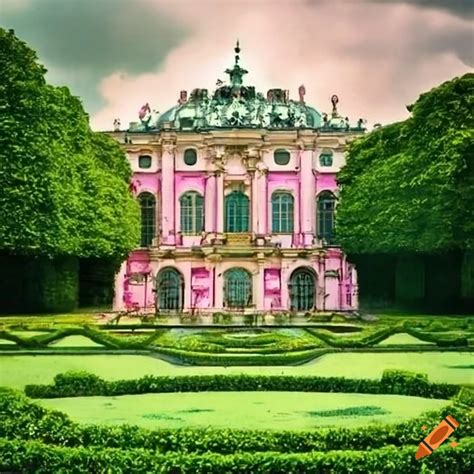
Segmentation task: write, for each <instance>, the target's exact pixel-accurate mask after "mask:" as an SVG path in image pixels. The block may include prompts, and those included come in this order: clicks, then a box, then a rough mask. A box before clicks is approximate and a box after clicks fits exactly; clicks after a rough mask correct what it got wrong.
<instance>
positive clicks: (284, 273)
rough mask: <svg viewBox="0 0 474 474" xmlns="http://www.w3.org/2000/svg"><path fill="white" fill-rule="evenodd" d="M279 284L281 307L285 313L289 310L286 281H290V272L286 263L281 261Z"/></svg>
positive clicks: (288, 294)
mask: <svg viewBox="0 0 474 474" xmlns="http://www.w3.org/2000/svg"><path fill="white" fill-rule="evenodd" d="M280 275H281V282H280V290H281V307H282V309H285V310H287V311H289V310H290V306H291V305H290V293H289V291H288V280H289V279H290V271H289V269H288V263H287V262H285V261H283V262H282V263H281V270H280Z"/></svg>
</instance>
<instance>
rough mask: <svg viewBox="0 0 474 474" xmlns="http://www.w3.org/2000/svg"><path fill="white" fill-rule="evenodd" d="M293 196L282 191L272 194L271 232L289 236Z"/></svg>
mask: <svg viewBox="0 0 474 474" xmlns="http://www.w3.org/2000/svg"><path fill="white" fill-rule="evenodd" d="M293 208H294V199H293V196H292V195H291V194H290V193H288V192H284V191H277V192H274V193H273V194H272V232H275V233H280V234H291V233H292V232H293V221H294V211H293Z"/></svg>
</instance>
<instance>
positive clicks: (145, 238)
mask: <svg viewBox="0 0 474 474" xmlns="http://www.w3.org/2000/svg"><path fill="white" fill-rule="evenodd" d="M138 201H139V203H140V209H141V237H140V246H141V247H149V246H150V245H151V243H152V241H153V238H154V237H155V234H156V230H155V227H156V200H155V196H153V194H151V193H146V192H145V193H141V194H140V195H139V196H138Z"/></svg>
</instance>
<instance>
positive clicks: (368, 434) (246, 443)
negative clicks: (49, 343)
mask: <svg viewBox="0 0 474 474" xmlns="http://www.w3.org/2000/svg"><path fill="white" fill-rule="evenodd" d="M0 412H2V413H3V414H4V416H3V417H2V423H1V424H0V437H3V438H16V439H23V440H29V439H35V440H38V441H41V442H43V443H47V444H54V445H60V446H67V447H78V446H86V447H92V446H97V447H109V448H124V449H132V448H143V449H145V450H150V451H153V452H155V451H156V452H160V453H166V452H194V453H205V452H208V451H212V452H216V453H221V454H232V453H234V452H263V451H272V452H294V453H301V452H310V451H314V450H316V451H327V450H331V449H356V450H364V449H369V448H374V449H375V448H379V447H383V446H385V445H388V444H390V445H394V446H402V445H406V444H418V443H419V441H420V439H421V438H422V436H423V431H422V430H421V427H422V426H423V425H426V426H427V427H428V430H431V429H433V428H434V427H435V426H437V425H438V423H439V422H440V420H441V419H443V418H444V417H445V416H447V415H448V414H451V415H452V416H454V417H455V419H456V420H457V421H458V422H459V428H458V429H457V430H456V439H460V438H463V437H466V436H472V435H473V434H474V416H473V413H472V411H471V410H470V409H467V408H466V407H462V406H448V407H444V408H443V409H441V410H436V411H433V412H429V413H426V414H423V415H421V416H419V417H417V418H414V419H411V420H409V421H406V422H404V423H400V424H396V425H387V426H380V425H372V426H366V427H361V428H355V429H348V428H344V427H338V428H320V429H315V430H310V431H276V430H266V431H262V430H231V429H213V428H207V429H190V428H187V429H178V430H172V429H160V430H148V429H145V428H140V427H137V426H128V425H120V426H105V425H103V426H101V425H90V426H87V425H81V424H78V423H75V422H73V421H71V419H70V418H69V417H68V416H67V415H66V414H64V413H61V412H57V411H51V410H48V409H46V408H43V407H41V406H39V405H36V404H34V403H32V402H31V401H29V400H28V399H27V398H26V397H24V396H22V395H20V394H19V393H17V392H14V391H11V390H9V391H3V392H2V391H0Z"/></svg>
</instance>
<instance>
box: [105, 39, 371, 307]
mask: <svg viewBox="0 0 474 474" xmlns="http://www.w3.org/2000/svg"><path fill="white" fill-rule="evenodd" d="M235 53H236V56H235V64H234V66H233V67H232V68H231V69H227V70H226V73H227V74H228V75H229V81H228V82H227V83H226V82H221V81H218V85H217V89H216V90H215V91H214V92H213V93H212V94H209V93H208V91H207V90H206V89H195V90H194V91H192V93H191V94H190V96H189V97H188V94H187V92H186V91H181V93H180V98H179V100H178V105H176V106H175V107H173V108H171V109H170V110H168V111H167V112H165V113H163V114H162V115H156V114H155V113H154V112H152V110H151V108H150V107H149V105H148V104H146V105H144V106H143V107H142V108H141V110H140V112H139V118H140V121H139V122H135V123H131V124H130V127H129V129H128V130H127V131H121V130H120V125H119V123H118V121H116V123H115V128H116V130H115V131H114V132H110V135H111V136H113V137H114V138H115V139H116V140H118V141H119V142H120V143H121V144H122V146H123V148H124V150H125V152H126V153H127V156H128V158H129V160H130V164H131V167H132V170H133V182H132V185H131V186H132V190H133V192H134V193H136V196H137V198H138V200H139V203H140V206H141V239H140V242H139V245H138V246H137V249H136V250H135V251H133V252H132V253H131V254H130V256H129V258H128V259H127V261H126V262H124V264H123V265H122V267H121V270H120V272H119V273H118V275H117V280H116V288H115V303H114V307H115V309H123V308H125V307H131V306H135V307H138V306H140V307H142V308H143V307H146V308H148V309H150V308H156V310H157V311H160V312H161V311H163V312H167V311H172V312H177V311H185V312H194V311H200V312H206V311H229V312H230V311H236V310H240V311H242V310H243V311H276V312H277V311H295V312H311V311H325V310H353V309H355V308H357V281H356V271H355V268H354V266H353V265H352V264H350V263H349V262H348V261H347V259H346V257H345V255H344V254H343V252H342V251H341V249H340V248H339V247H338V245H337V240H336V239H335V235H334V213H335V207H336V201H337V195H338V191H337V182H336V175H337V172H338V171H339V170H340V168H341V166H343V164H344V150H345V148H346V146H347V144H348V143H349V141H350V140H352V139H353V138H354V137H355V136H357V135H360V134H362V133H363V132H364V128H363V125H362V124H363V121H362V120H361V119H360V120H359V121H358V123H357V126H351V125H350V124H349V120H348V119H347V118H343V117H341V116H340V115H339V113H338V111H337V103H338V98H337V96H333V97H332V99H331V101H332V113H330V114H322V113H320V112H318V110H316V109H315V108H313V107H310V106H309V105H307V104H306V102H305V99H304V95H305V89H304V86H301V87H300V88H299V91H298V92H299V98H298V100H291V99H290V96H289V91H288V90H283V89H271V90H269V91H268V93H267V94H266V96H264V95H263V94H261V93H258V92H257V93H256V91H255V88H254V87H251V86H246V85H244V83H243V76H244V75H245V74H247V71H246V70H245V69H243V68H242V67H241V66H240V65H239V60H240V57H239V53H240V48H239V45H238V43H237V47H236V48H235Z"/></svg>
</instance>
